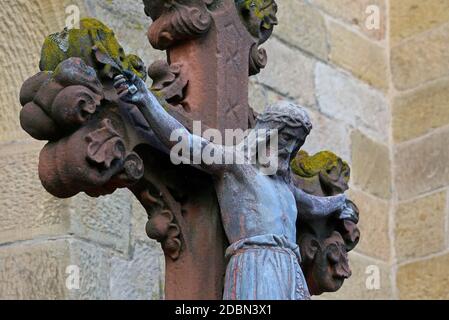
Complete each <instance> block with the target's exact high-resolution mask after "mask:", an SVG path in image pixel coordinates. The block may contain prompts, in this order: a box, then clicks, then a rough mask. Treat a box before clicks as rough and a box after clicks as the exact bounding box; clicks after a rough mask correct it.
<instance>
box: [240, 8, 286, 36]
mask: <svg viewBox="0 0 449 320" xmlns="http://www.w3.org/2000/svg"><path fill="white" fill-rule="evenodd" d="M236 4H237V8H238V10H239V13H240V16H241V17H242V20H243V22H244V24H245V25H246V27H247V29H248V31H249V33H251V35H252V36H254V37H256V38H258V39H259V43H264V42H265V41H267V40H268V38H269V37H270V36H271V34H272V33H273V28H274V26H275V25H277V24H278V20H277V17H276V13H277V11H278V6H277V4H276V2H275V1H274V0H236Z"/></svg>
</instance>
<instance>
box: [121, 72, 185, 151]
mask: <svg viewBox="0 0 449 320" xmlns="http://www.w3.org/2000/svg"><path fill="white" fill-rule="evenodd" d="M125 75H126V77H125V76H124V75H119V76H117V77H116V78H115V83H114V87H115V88H116V89H117V92H118V94H119V97H120V98H121V99H122V100H124V101H126V102H129V103H133V104H135V105H136V106H137V107H138V108H139V109H140V111H141V112H142V114H143V116H144V117H145V119H146V120H147V121H148V123H149V125H150V126H151V128H152V129H153V131H154V133H155V134H156V135H157V137H158V138H159V140H161V142H162V143H163V144H164V145H165V146H166V147H167V148H169V149H172V148H173V147H174V146H175V145H176V144H177V143H178V142H177V141H171V140H170V137H171V136H172V133H173V132H175V131H177V132H179V133H180V134H182V135H183V137H184V138H185V139H187V140H190V139H191V137H190V136H191V133H190V132H189V131H188V130H187V129H186V128H185V127H184V126H183V125H182V124H181V123H179V122H178V121H177V120H176V119H175V118H173V117H172V116H171V115H169V114H168V113H167V112H166V111H165V110H164V108H163V107H162V106H161V104H160V103H159V101H158V100H157V99H156V97H155V96H154V95H153V94H152V93H151V92H150V91H149V90H148V88H147V86H146V85H145V82H143V80H142V79H140V78H139V77H137V76H136V75H134V74H133V73H130V72H126V71H125Z"/></svg>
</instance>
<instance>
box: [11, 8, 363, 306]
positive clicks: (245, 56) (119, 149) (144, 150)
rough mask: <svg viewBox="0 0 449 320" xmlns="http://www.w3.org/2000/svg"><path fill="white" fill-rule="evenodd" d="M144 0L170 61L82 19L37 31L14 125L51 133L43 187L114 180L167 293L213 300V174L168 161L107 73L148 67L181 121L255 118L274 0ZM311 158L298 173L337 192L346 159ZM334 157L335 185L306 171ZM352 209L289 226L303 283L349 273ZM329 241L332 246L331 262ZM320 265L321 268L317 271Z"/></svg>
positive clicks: (109, 187) (216, 254) (229, 124)
mask: <svg viewBox="0 0 449 320" xmlns="http://www.w3.org/2000/svg"><path fill="white" fill-rule="evenodd" d="M144 4H145V12H146V14H147V15H149V16H150V17H151V19H152V20H153V23H152V24H151V26H150V28H149V30H148V38H149V41H150V43H151V45H152V46H153V47H154V48H155V49H159V50H166V52H167V60H163V61H156V62H153V63H152V64H151V65H150V66H149V68H148V70H147V69H146V67H145V65H144V63H143V62H142V60H141V59H140V58H139V57H137V56H135V55H131V54H129V55H126V54H125V52H124V51H123V49H122V47H121V46H120V45H119V43H118V42H117V40H116V39H115V36H114V33H113V32H112V30H110V29H109V28H108V27H106V26H105V25H104V24H102V23H101V22H99V21H97V20H95V19H83V20H82V21H81V26H80V29H73V30H64V31H62V32H60V33H57V34H53V35H50V36H49V37H48V38H47V39H46V41H45V43H44V47H43V49H42V57H41V63H40V69H41V72H40V73H38V74H37V75H35V76H33V77H31V78H30V79H28V80H27V81H26V82H25V83H24V85H23V87H22V90H21V94H20V101H21V104H22V105H23V109H22V111H21V115H20V117H21V124H22V127H23V128H24V129H25V130H26V131H27V132H28V133H29V134H30V135H31V136H32V137H34V138H36V139H39V140H48V141H49V142H48V144H47V145H46V146H45V147H44V148H43V150H42V152H41V154H40V161H39V177H40V179H41V181H42V184H43V186H44V187H45V188H46V190H47V191H48V192H50V193H51V194H53V195H55V196H57V197H60V198H67V197H72V196H74V195H76V194H78V193H80V192H85V193H87V194H88V195H90V196H92V197H98V196H101V195H107V194H111V193H113V192H114V191H115V190H117V189H118V188H129V189H130V190H131V191H132V192H133V193H134V195H135V196H136V197H137V199H139V201H140V202H141V204H142V206H143V207H144V208H145V209H146V211H147V213H148V219H149V220H148V223H147V225H146V231H147V234H148V236H149V237H150V238H152V239H156V240H158V241H159V242H160V243H161V246H162V249H163V251H164V254H165V258H166V286H165V290H166V293H165V296H166V298H167V299H221V298H222V294H223V279H224V273H225V261H224V256H225V249H226V248H227V247H228V245H229V243H228V240H227V239H226V236H225V234H224V231H223V226H222V222H221V219H220V208H219V205H218V202H217V196H216V193H215V190H214V187H213V183H212V181H211V177H210V176H208V175H207V174H206V173H204V172H201V171H199V170H197V169H195V168H193V167H189V166H184V165H180V166H175V165H173V164H172V163H171V162H170V159H169V156H168V150H166V149H165V147H164V146H163V145H162V144H161V143H160V142H159V141H158V139H157V138H156V137H155V135H154V134H152V130H151V127H150V126H149V125H148V122H147V121H146V119H145V118H144V117H143V116H142V114H141V112H140V111H139V110H138V108H137V107H136V106H135V105H132V104H129V103H126V102H124V101H122V100H121V99H119V97H118V95H117V92H116V90H115V89H114V87H113V79H114V77H115V76H117V75H119V74H122V73H123V72H132V73H134V74H135V75H137V76H139V77H140V78H142V79H146V77H147V76H149V77H150V78H151V79H152V80H153V83H152V87H151V90H152V92H153V93H154V95H155V96H156V97H157V98H158V100H159V101H160V103H161V104H162V105H163V106H164V108H165V109H166V110H167V111H168V112H169V113H170V114H171V115H173V116H174V117H175V118H176V119H178V121H179V122H181V123H182V124H183V125H184V126H185V127H187V128H189V129H192V122H193V121H194V120H199V121H202V124H203V129H207V128H214V129H218V130H220V131H221V132H223V131H224V130H225V129H247V128H249V127H252V126H253V124H254V119H255V118H254V114H253V112H252V111H251V108H250V106H249V104H248V77H249V76H250V75H254V74H257V73H258V72H260V70H261V69H262V68H264V67H265V65H266V63H267V54H266V52H265V50H264V49H262V48H260V45H261V44H262V43H263V42H265V41H266V40H267V39H268V38H269V37H270V35H271V33H272V31H273V27H274V25H276V24H277V19H276V12H277V5H276V3H275V1H274V0H171V1H167V0H144ZM319 157H321V158H320V159H319V160H320V161H318V162H319V163H325V165H324V166H322V167H316V168H315V169H316V170H315V171H314V172H313V173H310V172H305V171H304V170H302V169H304V168H303V167H302V164H304V163H306V162H307V161H309V162H310V163H316V162H313V160H314V159H316V158H313V157H308V155H305V154H300V155H298V158H297V159H295V161H296V162H295V163H296V164H297V166H294V167H293V169H294V171H295V173H296V174H297V175H296V178H295V179H296V184H297V185H298V186H301V187H302V188H303V189H304V190H305V191H309V192H310V193H311V194H317V195H334V194H338V193H341V192H343V191H345V190H346V189H347V181H348V178H349V172H348V171H349V167H348V166H347V165H346V164H345V163H344V162H342V161H341V159H338V157H335V156H334V155H332V154H327V153H326V154H325V155H323V154H321V155H319ZM323 159H324V160H325V161H322V160H323ZM326 166H327V167H326ZM334 167H335V168H336V169H337V171H338V172H337V180H338V182H339V183H338V184H336V183H335V181H337V180H335V179H334V178H335V177H332V179H331V180H330V181H328V184H326V181H327V180H326V179H324V180H323V179H315V178H316V177H317V176H318V175H320V177H321V175H324V176H325V175H326V172H327V171H326V170H329V168H334ZM301 168H302V169H301ZM307 168H310V166H307ZM323 181H324V184H323ZM325 184H326V185H325ZM336 185H338V186H339V188H336V187H335V186H336ZM334 187H335V188H334ZM354 207H355V205H354ZM355 211H356V210H355ZM357 220H358V219H355V220H354V219H352V220H346V221H343V222H341V223H340V222H338V223H337V222H335V223H330V224H329V223H328V221H326V220H323V221H318V223H313V224H311V225H310V226H307V224H306V225H301V226H300V227H298V228H299V229H300V230H301V236H299V237H298V240H297V241H298V243H299V244H300V246H301V250H302V251H303V252H304V254H303V255H304V257H303V261H304V263H303V265H302V267H303V268H304V270H308V271H307V272H305V275H306V278H307V282H308V285H309V287H310V288H312V289H311V293H312V294H320V293H322V292H324V291H335V290H338V289H339V287H341V285H342V283H343V280H344V278H347V277H348V276H349V275H350V271H349V267H348V266H347V251H349V250H351V249H352V248H353V247H354V246H355V245H356V244H357V242H358V237H359V232H358V229H357V226H356V224H357V222H358V221H357ZM312 240H316V241H312ZM317 243H318V245H317ZM330 246H336V248H337V251H338V252H336V253H335V254H334V257H332V258H333V259H331V260H332V261H330V260H329V259H328V258H327V256H328V250H329V248H330ZM308 249H310V250H308ZM319 266H321V267H324V269H325V270H326V271H324V272H323V271H321V273H320V272H318V273H317V272H315V270H316V269H317V267H319ZM327 267H328V268H327ZM318 269H319V268H318ZM324 269H323V268H321V270H324ZM342 270H343V271H342ZM335 275H337V276H335ZM329 279H330V280H329ZM320 280H322V281H320Z"/></svg>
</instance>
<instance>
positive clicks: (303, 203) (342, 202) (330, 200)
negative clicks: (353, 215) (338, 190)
mask: <svg viewBox="0 0 449 320" xmlns="http://www.w3.org/2000/svg"><path fill="white" fill-rule="evenodd" d="M294 194H295V198H296V203H297V207H298V216H299V218H303V219H307V220H311V219H319V218H326V217H328V216H330V215H331V214H333V213H335V212H339V213H346V212H347V210H346V201H347V198H346V195H344V194H339V195H336V196H330V197H319V196H314V195H311V194H308V193H305V192H304V191H302V190H301V189H299V188H296V187H295V192H294ZM340 218H342V214H340Z"/></svg>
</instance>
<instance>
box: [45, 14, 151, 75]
mask: <svg viewBox="0 0 449 320" xmlns="http://www.w3.org/2000/svg"><path fill="white" fill-rule="evenodd" d="M71 57H78V58H81V59H83V60H84V62H85V63H86V64H87V65H89V66H91V67H93V68H94V69H95V70H96V71H97V74H98V76H99V77H100V78H102V77H113V76H114V75H116V74H118V73H122V72H123V71H124V70H129V71H131V72H134V73H135V74H136V75H137V76H139V77H141V78H142V79H145V77H146V72H145V67H144V65H143V62H142V60H141V59H140V58H139V57H137V56H135V55H128V56H127V55H126V54H125V52H124V50H123V48H122V46H121V45H120V43H119V42H118V41H117V39H116V37H115V34H114V32H113V31H112V30H111V29H110V28H108V27H107V26H106V25H105V24H103V23H102V22H100V21H98V20H96V19H92V18H85V19H82V20H81V21H80V29H72V30H67V29H64V30H63V31H62V32H60V33H56V34H53V35H50V36H49V37H47V38H46V39H45V42H44V45H43V48H42V52H41V62H40V69H41V70H42V71H44V70H46V71H54V70H55V69H56V67H57V66H58V65H59V64H60V63H61V62H62V61H64V60H66V59H68V58H71Z"/></svg>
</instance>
